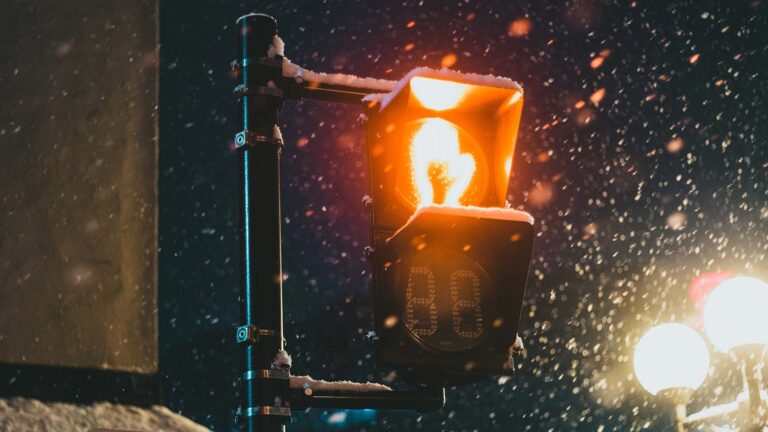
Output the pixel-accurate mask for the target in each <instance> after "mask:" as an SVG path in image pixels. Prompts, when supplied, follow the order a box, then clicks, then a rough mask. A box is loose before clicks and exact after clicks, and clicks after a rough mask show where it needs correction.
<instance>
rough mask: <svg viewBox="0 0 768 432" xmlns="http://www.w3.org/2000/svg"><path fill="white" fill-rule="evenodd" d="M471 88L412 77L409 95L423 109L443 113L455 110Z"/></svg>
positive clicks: (450, 82) (464, 85)
mask: <svg viewBox="0 0 768 432" xmlns="http://www.w3.org/2000/svg"><path fill="white" fill-rule="evenodd" d="M470 89H472V86H470V85H467V84H461V83H457V82H453V81H444V80H439V79H433V78H424V77H414V78H413V79H411V93H412V94H413V96H414V97H415V98H416V100H418V101H419V103H421V105H422V106H424V108H427V109H431V110H435V111H445V110H449V109H452V108H456V107H457V106H458V105H459V103H461V101H462V100H464V97H465V96H466V95H467V93H468V92H469V90H470Z"/></svg>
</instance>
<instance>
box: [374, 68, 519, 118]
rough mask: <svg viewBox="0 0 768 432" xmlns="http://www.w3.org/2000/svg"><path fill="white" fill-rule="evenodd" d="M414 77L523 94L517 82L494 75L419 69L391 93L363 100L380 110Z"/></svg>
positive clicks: (445, 69)
mask: <svg viewBox="0 0 768 432" xmlns="http://www.w3.org/2000/svg"><path fill="white" fill-rule="evenodd" d="M414 77H424V78H435V79H442V80H447V81H455V82H459V83H462V84H472V85H478V86H485V87H496V88H502V89H509V90H517V91H519V92H521V93H522V92H523V88H522V87H520V84H518V83H517V81H514V80H512V79H510V78H504V77H500V76H496V75H481V74H476V73H463V72H459V71H455V70H453V69H448V68H441V69H432V68H428V67H419V68H416V69H413V70H412V71H410V72H408V74H406V75H405V76H404V77H403V78H402V79H401V80H400V81H398V82H397V84H395V86H394V87H393V88H392V90H391V91H389V92H388V93H384V94H372V95H368V96H366V97H365V99H364V100H368V101H380V102H381V108H382V109H383V108H384V107H386V106H387V105H388V104H389V103H390V102H391V101H392V99H394V98H395V96H397V95H398V94H399V93H400V92H401V91H402V90H403V89H404V88H406V87H407V86H408V84H409V83H410V82H411V79H412V78H414Z"/></svg>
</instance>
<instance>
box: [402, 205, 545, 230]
mask: <svg viewBox="0 0 768 432" xmlns="http://www.w3.org/2000/svg"><path fill="white" fill-rule="evenodd" d="M424 213H430V214H441V215H451V216H465V217H474V218H478V219H496V220H508V221H515V222H528V223H529V224H531V225H533V216H531V214H530V213H528V212H524V211H522V210H516V209H511V208H503V207H476V206H448V205H443V204H431V205H427V206H424V207H419V209H418V210H416V213H414V214H413V216H411V218H410V219H409V220H408V223H411V222H412V221H413V220H415V219H416V218H417V217H418V216H419V215H420V214H424ZM408 223H406V225H407V224H408Z"/></svg>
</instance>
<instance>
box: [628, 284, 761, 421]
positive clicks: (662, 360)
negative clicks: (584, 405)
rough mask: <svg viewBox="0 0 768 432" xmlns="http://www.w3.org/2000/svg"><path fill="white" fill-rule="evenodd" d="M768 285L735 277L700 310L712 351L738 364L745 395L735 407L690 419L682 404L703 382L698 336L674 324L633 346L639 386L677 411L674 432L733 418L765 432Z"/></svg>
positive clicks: (705, 361)
mask: <svg viewBox="0 0 768 432" xmlns="http://www.w3.org/2000/svg"><path fill="white" fill-rule="evenodd" d="M766 307H768V283H765V282H763V281H761V280H759V279H756V278H753V277H745V276H739V277H734V278H731V279H728V280H726V281H724V282H722V283H721V284H720V285H718V286H717V287H716V288H715V289H714V290H713V291H712V293H711V294H710V296H709V298H708V299H707V301H706V304H705V305H704V329H705V330H706V333H707V336H708V337H709V339H710V340H711V341H712V343H713V344H714V345H715V347H716V348H717V349H718V350H719V351H722V352H724V353H727V354H728V355H729V356H730V357H731V358H732V359H734V360H735V361H736V362H737V363H738V364H739V367H740V369H741V372H742V377H743V381H744V392H743V393H742V394H741V395H739V397H737V399H736V400H735V401H733V402H730V403H726V404H722V405H718V406H713V407H708V408H705V409H703V410H701V411H699V412H697V413H694V414H690V415H688V414H687V412H686V404H687V403H688V401H689V399H690V396H691V394H692V393H693V391H695V390H696V389H697V388H698V387H699V386H700V385H701V384H702V382H703V381H704V379H705V378H706V374H707V370H708V368H709V353H708V351H707V347H706V344H705V343H704V341H703V339H702V338H701V336H699V335H698V333H696V332H695V331H694V330H693V329H691V328H689V327H687V326H685V325H683V324H677V323H666V324H661V325H659V326H656V327H654V328H652V329H650V330H649V331H648V332H647V333H645V335H643V337H642V338H640V341H639V342H638V343H637V345H636V347H635V354H634V368H635V375H636V376H637V379H638V381H640V384H641V385H642V386H643V387H644V388H645V389H646V390H648V392H649V393H651V394H653V395H658V396H660V397H662V398H664V399H666V400H667V401H669V402H671V403H672V404H673V405H674V406H675V424H676V427H677V431H678V432H684V431H685V427H686V425H690V424H695V423H699V422H703V421H707V420H710V419H714V418H722V417H728V416H734V415H735V417H736V418H737V419H738V423H739V426H740V430H741V431H742V432H758V431H763V430H766V428H768V404H767V403H766V402H767V401H766V399H768V397H766V393H765V391H764V390H763V382H762V373H761V370H762V367H763V356H764V354H765V348H766V346H768V314H766Z"/></svg>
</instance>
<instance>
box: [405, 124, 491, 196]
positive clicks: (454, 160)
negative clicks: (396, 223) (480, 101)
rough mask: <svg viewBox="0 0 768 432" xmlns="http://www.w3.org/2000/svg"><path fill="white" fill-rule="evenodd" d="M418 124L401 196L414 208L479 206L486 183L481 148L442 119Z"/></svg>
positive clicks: (410, 150) (413, 136)
mask: <svg viewBox="0 0 768 432" xmlns="http://www.w3.org/2000/svg"><path fill="white" fill-rule="evenodd" d="M414 125H415V133H413V135H412V138H411V140H410V145H409V166H405V167H404V169H403V171H402V172H404V173H406V174H405V175H401V176H400V179H399V182H398V183H399V184H398V190H399V191H400V193H401V195H402V196H403V197H404V198H405V199H406V201H408V202H409V203H410V204H411V205H413V206H414V207H423V206H426V205H430V204H445V205H452V206H458V205H474V204H476V202H477V201H478V199H479V197H480V196H481V193H482V190H483V189H484V188H485V183H486V178H485V176H486V173H485V169H486V168H485V159H484V158H483V155H482V151H481V150H480V146H479V145H477V143H476V142H475V141H474V140H473V139H472V137H470V136H469V135H468V134H467V133H466V132H464V131H462V130H461V129H460V128H459V127H458V126H456V125H455V124H453V123H451V122H448V121H446V120H443V119H441V118H436V117H431V118H427V119H422V120H418V121H417V122H415V123H414Z"/></svg>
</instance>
